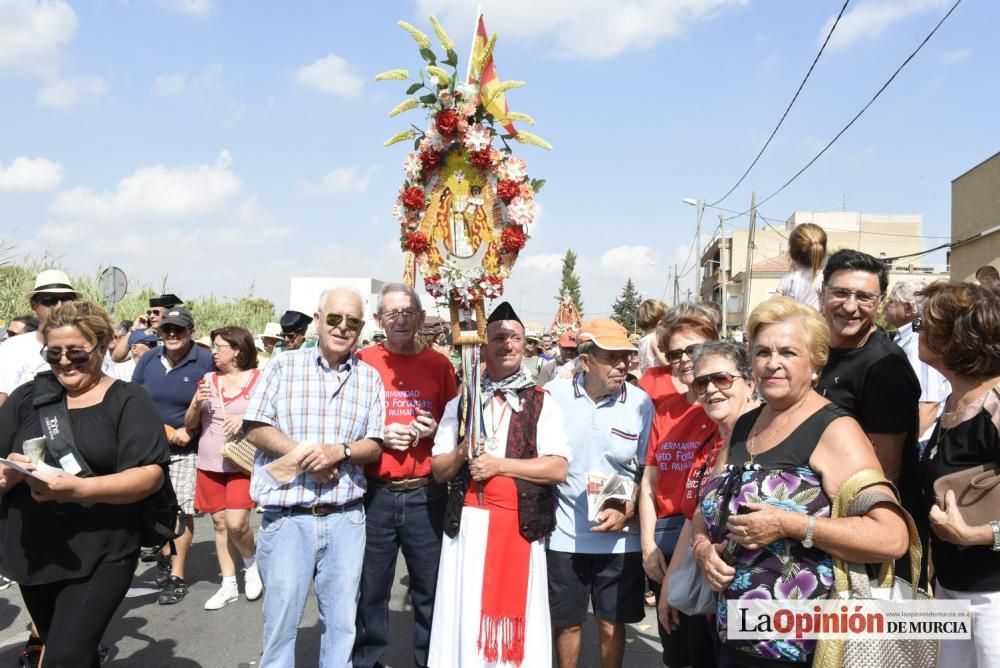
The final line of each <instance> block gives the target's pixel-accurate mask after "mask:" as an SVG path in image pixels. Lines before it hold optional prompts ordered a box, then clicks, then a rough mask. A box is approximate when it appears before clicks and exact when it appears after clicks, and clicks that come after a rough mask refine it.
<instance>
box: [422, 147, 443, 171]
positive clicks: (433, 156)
mask: <svg viewBox="0 0 1000 668" xmlns="http://www.w3.org/2000/svg"><path fill="white" fill-rule="evenodd" d="M420 164H421V166H422V167H423V170H422V172H421V173H422V174H424V175H425V177H426V176H430V173H431V172H432V171H434V170H435V169H437V167H438V165H440V164H441V154H440V153H438V152H437V151H423V152H421V153H420Z"/></svg>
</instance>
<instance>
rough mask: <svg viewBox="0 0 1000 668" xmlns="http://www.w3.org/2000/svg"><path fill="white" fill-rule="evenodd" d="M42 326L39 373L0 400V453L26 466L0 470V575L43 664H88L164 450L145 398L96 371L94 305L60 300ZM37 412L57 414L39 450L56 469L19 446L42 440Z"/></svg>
mask: <svg viewBox="0 0 1000 668" xmlns="http://www.w3.org/2000/svg"><path fill="white" fill-rule="evenodd" d="M42 333H43V339H44V342H45V345H44V347H43V348H42V351H41V354H42V357H43V358H44V359H45V360H46V361H47V362H48V363H49V365H50V368H51V372H45V373H42V374H39V375H38V376H37V377H36V378H35V380H33V381H32V382H29V383H27V384H25V385H22V386H21V387H19V388H18V389H17V390H15V391H14V392H13V393H12V394H11V395H10V398H9V399H8V400H7V401H6V402H5V403H4V404H3V405H2V406H0V457H4V458H7V459H9V460H10V461H12V462H14V463H16V464H17V465H18V466H20V467H22V468H23V469H25V470H27V471H28V472H29V475H27V476H26V475H25V474H23V473H19V472H17V471H14V470H13V469H11V468H9V467H6V466H5V467H3V468H2V471H0V472H2V475H0V572H2V573H4V575H6V576H8V577H11V578H12V579H14V580H15V581H17V582H18V583H19V584H20V587H21V597H22V599H23V600H24V603H25V606H26V607H27V609H28V612H29V613H30V615H31V618H32V619H33V620H34V622H35V624H36V626H37V627H38V632H39V635H40V636H41V639H42V641H43V642H44V643H45V665H46V666H49V667H50V668H56V667H63V666H80V667H85V666H86V667H91V666H97V665H98V657H97V647H98V643H99V642H100V639H101V636H102V635H103V634H104V630H105V629H106V628H107V626H108V624H109V623H110V621H111V618H112V616H113V615H114V613H115V610H116V609H117V608H118V605H119V604H120V603H121V601H122V599H124V597H125V593H126V591H128V587H129V584H130V583H131V581H132V574H133V572H134V570H135V566H136V562H137V561H138V557H139V541H140V513H139V502H140V501H141V500H142V499H144V498H145V497H147V496H148V495H150V494H152V493H153V492H155V491H156V490H158V489H159V488H160V486H161V485H162V484H163V477H164V475H165V471H164V467H165V465H166V464H167V462H168V461H169V454H168V449H167V442H166V435H165V434H164V432H163V429H162V427H161V426H159V425H160V420H159V417H158V414H157V412H156V408H155V407H154V406H153V403H152V401H151V400H150V399H149V395H148V394H146V392H145V391H144V390H142V388H140V387H138V386H135V385H132V384H130V383H124V382H121V381H118V380H115V379H113V378H110V377H108V376H105V375H104V374H103V373H102V371H101V362H102V360H103V359H104V355H105V353H106V351H107V348H108V345H109V343H110V341H111V338H112V334H113V326H112V323H111V319H110V318H109V317H108V314H107V313H106V312H105V311H104V309H102V308H101V307H100V306H97V305H95V304H92V303H89V302H79V303H71V304H64V305H63V307H62V308H61V309H60V310H59V311H57V312H56V313H55V314H54V315H53V316H52V317H50V318H49V320H48V321H47V322H46V324H45V326H44V328H43V329H42ZM46 399H51V401H46ZM38 404H40V405H38ZM40 411H42V413H43V414H45V415H46V416H49V415H50V414H51V416H52V417H51V419H54V420H56V421H57V422H58V434H55V435H54V436H53V437H50V438H49V439H47V440H46V442H45V445H44V446H43V448H44V453H43V454H42V457H43V458H44V463H45V464H47V465H48V466H55V467H58V468H61V469H62V471H61V472H58V473H54V474H53V473H51V472H47V473H43V472H39V471H38V470H37V469H39V468H42V469H44V470H45V471H50V470H49V469H47V468H45V467H44V466H41V464H40V463H38V460H37V459H36V460H33V459H32V457H30V456H28V455H26V454H25V453H24V450H25V448H24V444H25V442H26V441H31V440H32V439H38V438H39V437H42V436H43V435H42V428H41V419H40ZM49 419H50V418H49V417H47V420H49ZM57 441H58V442H57ZM35 443H38V441H35ZM29 451H30V449H29ZM53 452H59V453H62V454H61V455H60V456H59V457H58V458H56V457H54V456H53ZM34 454H35V456H36V457H37V456H38V454H39V453H38V452H35V453H34ZM71 471H79V472H80V473H79V474H77V475H74V474H72V473H70V472H71ZM87 474H89V475H87ZM81 609H85V610H86V614H79V612H80V610H81Z"/></svg>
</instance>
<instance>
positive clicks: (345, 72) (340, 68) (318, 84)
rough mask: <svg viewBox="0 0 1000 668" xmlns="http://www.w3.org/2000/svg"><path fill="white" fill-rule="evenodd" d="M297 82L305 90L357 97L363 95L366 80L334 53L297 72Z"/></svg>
mask: <svg viewBox="0 0 1000 668" xmlns="http://www.w3.org/2000/svg"><path fill="white" fill-rule="evenodd" d="M295 82H296V83H297V84H299V85H300V86H303V87H305V88H313V89H315V90H318V91H322V92H324V93H333V94H334V95H340V96H341V97H357V96H358V95H360V94H361V88H362V86H363V84H364V80H363V79H362V78H361V77H360V76H359V75H358V74H357V72H356V71H355V69H354V67H353V66H352V65H351V64H350V63H348V62H347V61H346V60H344V59H343V58H341V57H340V56H338V55H336V54H333V53H331V54H330V55H328V56H327V57H325V58H320V59H319V60H317V61H316V62H314V63H312V64H310V65H304V66H302V67H300V68H299V69H298V70H297V71H296V72H295Z"/></svg>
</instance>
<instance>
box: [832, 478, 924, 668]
mask: <svg viewBox="0 0 1000 668" xmlns="http://www.w3.org/2000/svg"><path fill="white" fill-rule="evenodd" d="M875 485H886V486H888V487H891V488H892V490H893V492H894V493H895V497H891V496H889V495H887V494H883V493H881V492H865V491H864V490H866V489H868V488H870V487H873V486H875ZM878 503H889V504H891V505H893V506H895V507H896V509H897V510H898V511H899V512H900V513H901V514H902V516H903V520H904V521H905V522H906V529H907V533H908V534H909V538H910V547H909V556H910V569H911V573H910V576H911V581H910V582H906V581H905V580H903V579H901V578H897V577H896V576H895V574H894V562H892V561H887V562H885V563H884V564H882V565H881V568H880V569H879V575H878V577H877V578H871V577H870V575H869V573H868V568H867V566H866V564H856V563H852V562H848V561H844V560H842V559H837V558H834V560H833V572H834V580H835V584H834V590H833V592H831V597H835V598H840V599H881V600H884V601H913V600H927V599H930V598H932V596H931V595H930V594H929V593H928V592H926V591H924V590H922V589H919V588H918V586H917V584H916V583H917V582H919V575H920V564H921V549H920V537H919V536H918V534H917V527H916V525H915V524H914V523H913V518H912V517H910V514H909V513H908V512H906V511H905V510H904V509H903V507H902V506H901V505H900V504H899V492H898V491H896V488H895V486H894V485H893V484H892V483H891V482H889V480H888V479H886V477H885V476H884V475H883V474H882V473H881V472H880V471H876V470H875V469H863V470H861V471H858V472H857V473H855V474H854V475H852V476H851V477H850V478H848V479H847V481H846V482H845V483H844V484H843V485H842V486H841V488H840V490H839V491H838V492H837V498H836V499H834V502H833V509H832V510H831V513H830V517H831V518H832V519H836V518H840V517H857V516H860V515H864V514H866V513H867V512H868V511H869V510H870V509H871V508H872V506H874V505H876V504H878ZM911 583H912V584H911ZM938 649H939V641H937V640H908V639H889V638H886V639H877V640H876V639H861V638H859V639H853V640H834V639H829V640H828V639H820V640H819V641H818V642H817V643H816V654H815V656H814V658H813V666H815V668H883V667H884V666H900V667H903V668H934V667H935V666H936V665H937V655H938Z"/></svg>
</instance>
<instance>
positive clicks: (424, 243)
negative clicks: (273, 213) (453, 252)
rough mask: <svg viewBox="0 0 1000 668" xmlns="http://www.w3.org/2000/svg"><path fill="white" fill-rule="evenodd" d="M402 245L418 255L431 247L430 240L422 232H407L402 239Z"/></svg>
mask: <svg viewBox="0 0 1000 668" xmlns="http://www.w3.org/2000/svg"><path fill="white" fill-rule="evenodd" d="M403 247H404V248H406V250H408V251H410V252H411V253H413V254H414V255H420V254H421V253H426V252H427V251H429V250H430V249H431V242H430V240H429V239H428V238H427V235H426V234H424V233H423V232H408V233H407V234H406V237H405V238H404V240H403Z"/></svg>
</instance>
